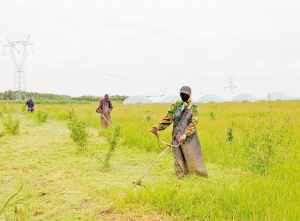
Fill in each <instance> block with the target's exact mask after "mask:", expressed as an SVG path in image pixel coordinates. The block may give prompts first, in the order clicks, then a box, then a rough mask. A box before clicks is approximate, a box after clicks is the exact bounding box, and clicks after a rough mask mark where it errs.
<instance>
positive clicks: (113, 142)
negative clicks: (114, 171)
mask: <svg viewBox="0 0 300 221" xmlns="http://www.w3.org/2000/svg"><path fill="white" fill-rule="evenodd" d="M120 134H121V127H120V126H117V127H116V128H115V130H114V134H113V136H112V137H109V138H107V139H106V140H107V142H108V143H109V145H110V148H109V150H108V153H107V154H106V157H105V160H104V162H103V168H104V169H109V168H110V164H109V161H110V159H111V157H112V155H113V153H114V151H115V148H116V146H117V144H118V142H119V139H120V138H119V136H120Z"/></svg>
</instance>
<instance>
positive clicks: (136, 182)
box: [132, 133, 181, 188]
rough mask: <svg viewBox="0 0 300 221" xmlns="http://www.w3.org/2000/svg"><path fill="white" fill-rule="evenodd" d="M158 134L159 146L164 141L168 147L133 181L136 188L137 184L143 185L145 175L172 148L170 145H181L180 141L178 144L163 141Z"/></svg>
mask: <svg viewBox="0 0 300 221" xmlns="http://www.w3.org/2000/svg"><path fill="white" fill-rule="evenodd" d="M155 135H156V138H157V140H158V146H159V147H160V145H159V142H162V143H163V144H166V145H167V147H166V149H165V150H164V151H163V152H162V153H161V154H160V155H159V156H158V157H157V159H156V160H155V161H154V162H153V163H152V164H151V165H150V166H149V168H148V169H147V170H146V171H145V172H144V173H143V175H142V176H141V177H140V178H139V179H137V180H136V181H133V182H132V183H133V187H132V188H134V187H135V186H136V185H141V180H142V179H143V178H144V176H145V175H146V174H147V173H148V171H149V170H150V169H151V168H152V167H153V166H154V164H156V162H157V161H158V160H159V159H160V158H161V157H162V156H163V155H164V154H165V153H166V152H167V150H168V149H169V148H170V147H179V145H180V143H181V142H179V144H178V145H173V144H171V143H166V142H163V141H162V140H161V139H160V138H159V135H158V134H157V133H155Z"/></svg>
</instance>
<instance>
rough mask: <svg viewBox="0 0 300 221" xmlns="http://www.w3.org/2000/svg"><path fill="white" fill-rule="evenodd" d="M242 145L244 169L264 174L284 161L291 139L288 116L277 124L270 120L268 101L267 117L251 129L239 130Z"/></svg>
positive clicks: (270, 108) (291, 125)
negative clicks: (244, 160) (244, 159)
mask: <svg viewBox="0 0 300 221" xmlns="http://www.w3.org/2000/svg"><path fill="white" fill-rule="evenodd" d="M241 131H242V137H243V142H242V145H243V147H244V149H245V153H246V159H247V161H246V162H247V163H246V167H248V168H249V169H250V170H252V171H254V172H259V173H266V172H267V171H268V169H269V168H270V167H272V166H274V165H276V164H277V163H279V162H281V161H282V160H284V158H285V156H286V155H287V154H288V153H289V147H290V144H291V142H292V139H293V121H292V118H291V117H290V116H288V117H286V118H285V119H284V120H283V121H282V122H280V123H278V122H276V121H275V120H273V119H272V103H271V101H270V100H269V116H268V118H267V119H266V120H265V121H263V120H257V124H256V125H255V126H254V127H253V128H250V127H248V128H247V127H244V128H241Z"/></svg>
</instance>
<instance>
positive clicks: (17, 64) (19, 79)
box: [3, 35, 33, 100]
mask: <svg viewBox="0 0 300 221" xmlns="http://www.w3.org/2000/svg"><path fill="white" fill-rule="evenodd" d="M29 37H30V35H29V36H28V38H27V40H26V41H9V40H8V38H7V40H8V44H7V45H4V46H3V49H4V50H3V51H4V55H5V47H9V49H10V56H11V59H12V62H13V66H14V84H13V95H12V99H13V100H23V99H27V92H26V81H25V74H24V69H25V62H26V56H27V45H33V44H32V43H30V42H29V41H28V39H29ZM20 52H21V53H20ZM16 53H17V54H19V56H20V57H19V58H17V57H16Z"/></svg>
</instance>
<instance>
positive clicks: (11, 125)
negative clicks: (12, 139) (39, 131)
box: [2, 114, 20, 135]
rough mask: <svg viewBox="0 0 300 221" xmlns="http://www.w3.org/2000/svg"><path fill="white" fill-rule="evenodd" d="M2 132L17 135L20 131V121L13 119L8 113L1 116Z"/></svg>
mask: <svg viewBox="0 0 300 221" xmlns="http://www.w3.org/2000/svg"><path fill="white" fill-rule="evenodd" d="M2 122H3V126H4V132H5V133H7V134H11V135H17V134H19V131H20V121H19V120H18V119H13V118H12V116H11V115H10V114H8V115H7V116H6V117H5V118H3V121H2Z"/></svg>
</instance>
